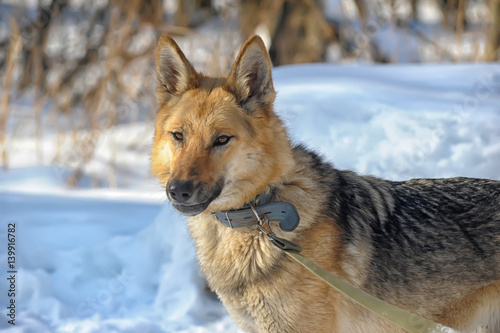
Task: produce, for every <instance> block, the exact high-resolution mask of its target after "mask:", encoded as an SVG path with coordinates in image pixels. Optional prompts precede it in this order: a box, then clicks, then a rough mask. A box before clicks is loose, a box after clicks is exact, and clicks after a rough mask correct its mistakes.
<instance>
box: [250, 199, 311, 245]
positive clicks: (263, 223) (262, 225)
mask: <svg viewBox="0 0 500 333" xmlns="http://www.w3.org/2000/svg"><path fill="white" fill-rule="evenodd" d="M249 205H250V209H252V212H253V213H254V214H255V217H256V218H257V221H259V223H258V227H259V229H260V231H262V232H263V233H265V234H266V235H267V237H269V240H270V241H271V242H272V243H273V244H274V245H276V246H277V247H278V248H280V249H282V250H285V251H293V252H296V253H300V252H301V251H302V247H301V246H300V245H297V244H295V243H293V242H290V241H289V240H286V239H283V238H279V237H277V236H276V235H275V234H274V232H273V230H272V229H271V225H269V219H268V218H267V216H266V215H264V218H263V219H262V218H261V217H260V216H259V214H258V213H257V210H255V207H254V206H253V205H252V204H249Z"/></svg>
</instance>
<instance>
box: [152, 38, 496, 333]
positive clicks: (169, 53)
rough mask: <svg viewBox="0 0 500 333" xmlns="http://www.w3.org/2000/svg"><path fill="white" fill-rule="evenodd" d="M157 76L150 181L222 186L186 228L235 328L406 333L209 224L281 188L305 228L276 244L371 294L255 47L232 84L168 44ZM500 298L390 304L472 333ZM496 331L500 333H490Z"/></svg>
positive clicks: (267, 249)
mask: <svg viewBox="0 0 500 333" xmlns="http://www.w3.org/2000/svg"><path fill="white" fill-rule="evenodd" d="M157 69H158V78H159V82H158V91H157V93H158V101H159V103H160V108H159V110H158V115H157V121H156V129H155V136H154V145H153V150H152V154H151V159H152V171H153V173H154V174H155V175H156V176H157V177H158V178H159V179H160V180H161V181H162V183H163V184H164V185H167V184H168V182H169V181H170V180H171V179H174V178H176V179H181V180H191V179H192V180H194V181H195V182H201V183H204V184H209V185H210V186H211V185H213V184H214V183H215V182H217V180H219V179H222V178H223V179H224V180H225V186H224V188H223V190H222V193H221V194H220V195H219V196H218V197H217V198H216V199H215V200H213V201H212V202H211V203H210V205H209V206H208V208H207V209H206V210H205V211H203V212H202V213H200V214H198V215H196V216H192V217H189V218H188V227H189V231H190V233H191V235H192V237H193V239H194V241H195V245H196V249H197V256H198V259H199V263H200V267H201V270H202V272H203V274H204V275H205V276H206V278H207V281H208V284H209V286H210V287H211V288H212V289H213V290H214V291H215V292H216V293H217V294H218V295H219V297H220V299H221V300H222V302H223V303H224V305H225V306H226V307H227V309H228V311H229V313H230V314H231V316H232V317H233V319H234V320H235V321H236V323H237V324H238V325H239V326H240V327H241V328H243V329H244V330H246V331H248V332H342V333H345V332H380V333H386V332H402V330H401V329H399V328H397V327H395V326H393V325H391V324H389V323H388V322H386V321H385V320H383V319H381V318H379V317H378V316H376V315H374V314H371V313H369V312H368V311H366V310H364V309H363V308H361V307H360V306H358V305H356V304H354V303H353V302H351V301H350V300H349V299H345V298H344V297H343V296H342V295H340V294H339V293H338V292H336V291H335V290H334V289H332V288H330V287H329V286H327V285H326V284H325V283H324V282H322V281H320V280H319V279H318V278H317V277H315V276H313V275H312V274H311V273H309V272H308V271H306V270H305V269H304V268H302V267H301V266H300V265H298V264H297V263H295V262H292V261H291V259H289V258H288V257H287V256H285V255H284V254H283V253H282V252H281V251H280V250H278V249H277V248H275V247H274V246H273V245H272V244H271V243H270V242H269V240H268V239H267V238H266V237H265V236H264V235H263V234H261V233H259V232H258V231H257V229H256V228H241V229H230V228H226V227H224V226H222V225H221V224H219V223H218V222H217V221H216V220H215V219H214V217H213V216H212V212H215V211H225V210H229V209H237V208H239V207H242V206H243V205H244V204H245V203H247V202H249V201H250V200H252V199H254V198H255V196H256V195H258V194H259V193H261V192H264V191H266V190H268V186H269V185H270V184H273V186H275V187H277V188H278V191H277V197H276V198H275V200H277V201H287V202H291V203H293V204H294V205H295V206H296V208H297V210H298V212H299V214H300V216H301V222H300V225H299V227H298V229H297V230H296V231H294V232H293V233H284V232H282V231H280V229H279V227H278V226H276V225H273V229H274V231H275V232H276V233H277V235H278V236H280V237H283V238H286V239H289V240H291V241H294V242H296V243H298V244H300V245H301V246H302V248H303V255H304V256H306V257H307V258H309V259H311V260H312V261H314V262H316V263H317V264H319V265H320V266H322V267H323V268H324V269H326V270H328V271H330V272H333V273H334V274H335V275H337V276H338V277H340V278H342V279H344V280H346V281H348V282H349V283H351V284H353V285H355V286H358V287H361V286H363V285H364V284H365V283H366V279H367V276H368V273H367V271H368V266H369V264H370V261H371V259H372V251H373V249H372V248H371V246H370V244H368V243H366V241H365V240H364V239H358V240H356V241H353V242H351V243H350V244H349V245H343V243H342V241H341V239H340V238H341V233H342V231H341V229H340V228H339V227H338V226H337V224H336V223H334V222H335V221H332V219H331V217H328V216H326V215H325V213H324V209H323V207H326V206H327V205H328V203H327V198H326V197H325V196H324V195H323V193H322V191H321V189H318V182H319V181H320V180H319V179H314V176H313V175H312V174H311V171H310V169H309V167H308V166H307V165H306V164H307V163H308V161H307V159H306V157H303V156H301V155H295V156H294V153H293V152H292V148H291V144H290V142H289V139H288V136H287V134H286V131H285V129H284V127H283V124H282V122H281V120H280V119H279V118H278V117H277V116H276V115H275V114H274V112H273V110H272V103H273V101H274V97H275V93H274V89H273V86H272V78H271V64H270V61H269V58H268V57H267V54H266V51H265V48H264V45H263V43H262V41H261V40H260V38H258V37H252V38H250V39H249V40H248V41H247V42H246V43H245V45H244V46H243V48H242V50H241V52H240V54H239V56H238V58H237V60H236V62H235V64H234V66H233V69H232V71H231V73H230V75H229V77H228V78H207V77H205V76H203V75H201V74H199V73H197V72H196V71H195V70H194V69H193V68H192V66H191V65H190V64H189V62H188V61H187V60H186V58H185V56H184V55H183V54H182V52H181V51H180V49H179V48H178V46H177V45H176V44H175V42H174V41H173V40H172V39H170V38H169V37H167V36H164V37H162V38H161V39H160V41H159V44H158V56H157ZM252 75H253V76H252ZM252 80H257V81H258V83H259V84H260V85H261V86H262V87H264V88H263V89H262V91H260V90H259V91H257V92H258V93H259V95H258V96H257V97H256V96H254V95H252V94H254V93H255V91H253V90H252V89H255V86H253V85H254V84H256V82H254V81H252ZM243 103H244V104H243ZM175 131H180V132H182V133H183V135H184V140H183V142H182V144H180V143H179V142H176V141H175V140H174V139H173V138H172V134H171V133H172V132H175ZM218 135H229V136H233V138H232V139H231V142H230V143H229V144H228V145H227V146H225V147H224V148H223V149H216V148H213V147H212V142H213V141H214V139H215V138H217V136H218ZM374 195H376V193H375V194H374ZM499 286H500V285H498V284H496V285H490V286H486V287H484V288H481V289H479V290H477V291H475V292H473V293H471V294H469V295H467V296H465V297H463V298H461V299H458V300H454V301H453V302H452V304H445V306H446V309H447V310H446V311H444V312H443V313H431V312H429V311H428V310H425V309H423V308H422V309H419V306H418V304H413V303H411V302H407V298H409V296H407V295H406V296H405V295H400V294H399V295H396V294H392V293H391V292H390V291H388V294H387V300H389V301H391V302H392V303H394V304H396V305H400V306H403V305H404V306H405V307H406V308H409V309H410V310H412V311H414V312H416V313H419V314H422V315H426V316H427V317H428V318H430V319H434V320H439V321H441V322H442V323H444V324H448V325H450V326H453V327H457V328H463V329H465V330H474V329H477V326H478V325H481V318H482V317H484V313H485V312H488V314H490V313H489V312H492V311H493V312H492V313H496V315H497V317H498V316H499V310H498V309H499V308H500V304H499V302H500V301H499V299H500V294H499ZM407 293H408V294H411V293H416V294H418V293H419V291H418V290H408V291H407ZM412 299H418V297H416V298H412ZM439 306H441V305H439ZM431 308H432V307H431ZM495 311H496V312H495ZM499 331H500V325H498V326H496V327H495V328H489V330H488V332H499Z"/></svg>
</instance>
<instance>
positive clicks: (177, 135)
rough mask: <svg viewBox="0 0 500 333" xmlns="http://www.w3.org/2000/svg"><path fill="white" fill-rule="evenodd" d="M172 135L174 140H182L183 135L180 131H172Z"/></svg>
mask: <svg viewBox="0 0 500 333" xmlns="http://www.w3.org/2000/svg"><path fill="white" fill-rule="evenodd" d="M172 136H173V137H174V139H175V140H176V141H182V140H184V135H183V134H182V133H180V132H172Z"/></svg>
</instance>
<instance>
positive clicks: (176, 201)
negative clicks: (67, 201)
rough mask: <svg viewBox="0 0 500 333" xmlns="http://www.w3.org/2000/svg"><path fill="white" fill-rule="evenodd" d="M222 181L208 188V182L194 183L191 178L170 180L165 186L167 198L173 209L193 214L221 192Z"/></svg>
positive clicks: (202, 209)
mask: <svg viewBox="0 0 500 333" xmlns="http://www.w3.org/2000/svg"><path fill="white" fill-rule="evenodd" d="M223 184H224V182H222V181H218V182H217V183H215V185H214V186H213V187H212V188H210V187H209V186H208V184H204V183H198V184H195V183H194V182H193V181H192V180H180V179H173V180H171V181H170V182H169V183H168V184H167V187H166V189H165V190H166V192H167V198H168V199H169V200H170V202H172V205H173V206H174V208H175V210H177V211H178V212H179V213H181V214H183V215H187V216H195V215H198V214H200V213H201V212H203V211H205V209H207V207H208V205H210V203H211V202H212V201H213V200H215V198H217V197H218V196H219V194H220V193H221V192H222V188H223Z"/></svg>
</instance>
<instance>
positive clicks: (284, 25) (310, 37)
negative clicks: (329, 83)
mask: <svg viewBox="0 0 500 333" xmlns="http://www.w3.org/2000/svg"><path fill="white" fill-rule="evenodd" d="M260 25H263V26H265V27H266V28H267V30H268V31H269V35H270V36H271V45H270V50H269V53H270V56H271V60H272V61H273V63H274V64H275V65H284V64H291V63H304V62H319V61H323V60H324V55H325V52H326V45H327V41H328V39H330V35H331V31H330V26H329V25H328V23H327V22H326V20H325V18H324V16H323V13H322V11H321V8H320V5H319V4H318V1H314V0H282V1H271V0H249V1H242V7H241V29H242V34H243V37H244V38H246V37H249V36H250V35H251V34H253V33H255V29H256V28H257V27H258V26H260Z"/></svg>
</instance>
